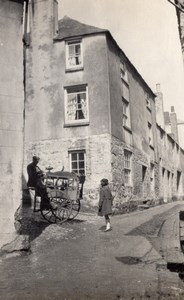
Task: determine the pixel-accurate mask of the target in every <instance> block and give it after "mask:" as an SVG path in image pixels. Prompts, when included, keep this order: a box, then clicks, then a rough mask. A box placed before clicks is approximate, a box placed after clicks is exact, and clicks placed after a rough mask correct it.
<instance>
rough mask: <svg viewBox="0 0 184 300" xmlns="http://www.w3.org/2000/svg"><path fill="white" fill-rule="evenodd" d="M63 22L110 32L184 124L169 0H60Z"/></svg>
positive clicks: (183, 85) (182, 73)
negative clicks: (159, 86)
mask: <svg viewBox="0 0 184 300" xmlns="http://www.w3.org/2000/svg"><path fill="white" fill-rule="evenodd" d="M58 8H59V18H60V19H61V18H62V17H64V16H65V15H67V16H68V17H70V18H73V19H75V20H78V21H80V22H82V23H85V24H88V25H93V26H97V27H100V28H103V29H108V30H109V31H110V32H111V34H112V36H113V37H114V39H115V40H116V42H117V44H118V45H119V46H120V48H121V49H122V50H123V51H124V52H125V54H126V56H127V57H128V58H129V60H130V61H131V62H132V64H133V65H134V66H135V67H136V69H137V70H138V72H139V73H140V74H141V76H142V77H143V78H144V80H145V81H146V82H147V84H148V85H149V86H150V88H151V89H152V90H153V92H156V84H157V83H160V85H161V91H162V92H163V97H164V110H165V111H170V107H171V106H174V107H175V112H176V113H177V116H178V119H183V120H184V67H183V59H182V53H181V45H180V40H179V33H178V24H177V18H176V12H175V8H174V6H173V5H172V4H170V3H169V2H168V1H167V0H75V1H74V0H58Z"/></svg>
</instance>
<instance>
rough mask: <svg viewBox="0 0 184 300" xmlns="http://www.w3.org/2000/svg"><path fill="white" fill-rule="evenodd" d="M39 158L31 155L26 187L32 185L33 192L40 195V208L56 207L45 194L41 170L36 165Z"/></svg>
mask: <svg viewBox="0 0 184 300" xmlns="http://www.w3.org/2000/svg"><path fill="white" fill-rule="evenodd" d="M39 160H40V158H39V157H38V156H33V161H32V163H30V164H29V165H28V166H27V173H28V182H27V186H28V187H30V188H31V187H33V188H34V189H35V193H36V194H37V195H38V196H40V197H41V203H40V208H41V209H56V207H55V206H54V205H53V204H52V203H50V199H49V197H48V194H47V188H46V186H45V184H44V182H43V175H44V174H43V171H42V170H41V169H40V167H39V166H38V162H39Z"/></svg>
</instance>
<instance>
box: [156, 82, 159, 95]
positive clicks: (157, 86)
mask: <svg viewBox="0 0 184 300" xmlns="http://www.w3.org/2000/svg"><path fill="white" fill-rule="evenodd" d="M156 91H157V93H160V83H157V84H156Z"/></svg>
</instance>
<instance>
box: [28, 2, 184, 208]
mask: <svg viewBox="0 0 184 300" xmlns="http://www.w3.org/2000/svg"><path fill="white" fill-rule="evenodd" d="M30 10H31V14H30V16H31V17H30V24H31V26H30V47H29V49H28V54H27V57H28V60H27V70H28V74H27V91H26V92H27V100H26V123H25V124H26V127H25V128H26V153H25V156H26V159H25V161H26V162H27V163H28V162H29V161H30V159H31V156H32V155H33V154H37V155H39V156H40V157H41V161H40V164H41V166H42V168H43V169H44V168H45V167H47V166H48V165H52V167H54V169H55V170H59V169H61V168H62V166H64V167H65V170H69V171H73V172H76V173H78V174H84V175H85V176H86V181H85V186H84V198H85V200H86V202H88V203H89V204H90V205H92V206H93V205H95V204H97V202H98V189H99V183H100V180H101V179H102V178H103V177H107V178H108V179H109V181H110V183H111V186H112V189H113V190H114V192H115V202H116V204H117V206H118V205H119V206H121V204H122V203H124V202H126V201H127V200H129V199H131V201H132V202H135V203H139V202H142V201H149V200H152V201H153V202H154V203H157V202H167V201H171V199H172V198H173V197H174V196H175V197H176V198H177V197H178V196H179V194H177V191H176V189H175V188H174V186H175V184H176V182H175V179H174V178H175V177H173V189H172V191H171V192H170V194H168V195H167V196H166V194H163V187H162V186H161V183H160V179H162V172H161V170H162V168H163V166H162V165H164V166H165V167H164V168H165V169H166V170H167V168H166V165H165V164H167V162H164V163H163V162H162V156H161V154H160V153H159V152H160V151H161V152H162V153H163V151H166V153H168V156H167V157H168V163H169V155H170V148H169V147H170V146H168V145H170V144H168V145H167V146H166V143H164V146H163V145H162V142H161V141H162V138H161V136H160V135H161V134H163V132H164V135H165V136H166V140H167V139H168V136H167V133H166V132H165V131H164V129H163V128H161V127H160V125H158V124H157V120H156V105H155V101H156V100H155V98H156V96H157V95H156V94H155V93H154V92H153V91H152V90H151V88H150V87H149V86H148V84H147V83H146V82H145V80H144V79H143V78H142V76H141V75H140V74H139V72H138V71H137V70H136V68H135V67H134V66H133V64H132V63H131V62H130V60H129V59H128V57H127V56H126V55H125V53H124V52H123V51H122V49H120V47H119V46H118V45H117V43H116V41H115V40H114V39H113V37H112V35H111V34H110V32H109V31H107V30H103V29H100V28H96V27H93V26H89V25H85V24H82V23H80V22H77V21H75V20H73V19H70V18H68V17H64V18H63V19H62V20H60V21H59V22H58V26H57V14H56V11H57V3H56V2H55V1H54V0H47V1H44V2H40V1H36V0H35V1H34V7H32V6H31V7H30ZM45 20H47V22H46V21H45ZM38 28H39V30H38ZM160 128H161V129H160ZM160 132H161V133H160ZM171 139H172V138H171ZM158 140H159V141H158ZM172 141H173V143H174V145H175V144H176V141H174V140H172ZM168 143H169V142H168ZM171 144H172V143H171ZM163 147H164V148H163ZM178 147H179V146H178ZM163 149H164V150H163ZM178 155H180V158H178V163H179V160H180V159H184V157H183V153H182V152H181V153H180V154H178ZM162 163H163V164H162ZM172 167H173V168H177V164H176V161H174V156H173V165H172ZM168 170H169V167H168ZM174 172H175V171H173V173H174ZM173 176H174V175H173ZM181 177H182V175H181ZM180 182H182V178H181V181H180ZM162 185H163V186H165V183H164V180H162ZM182 186H183V185H182V184H181V190H182ZM180 196H182V191H181V193H180Z"/></svg>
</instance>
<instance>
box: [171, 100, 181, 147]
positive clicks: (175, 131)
mask: <svg viewBox="0 0 184 300" xmlns="http://www.w3.org/2000/svg"><path fill="white" fill-rule="evenodd" d="M170 122H171V133H172V134H173V136H174V140H175V141H176V142H177V143H178V142H179V140H178V126H177V116H176V113H175V111H174V106H171V113H170Z"/></svg>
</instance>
